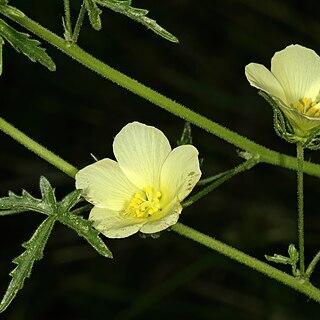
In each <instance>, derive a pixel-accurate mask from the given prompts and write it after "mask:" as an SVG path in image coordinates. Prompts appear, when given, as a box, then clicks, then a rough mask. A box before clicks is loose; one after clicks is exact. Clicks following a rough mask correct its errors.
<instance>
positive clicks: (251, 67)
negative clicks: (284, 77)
mask: <svg viewBox="0 0 320 320" xmlns="http://www.w3.org/2000/svg"><path fill="white" fill-rule="evenodd" d="M245 74H246V77H247V79H248V81H249V82H250V84H251V85H252V86H253V87H255V88H257V89H261V90H262V91H265V92H266V93H268V94H270V95H272V96H275V97H278V98H279V99H280V100H282V101H283V102H284V103H286V102H287V99H286V95H285V93H284V91H283V88H282V86H281V84H280V83H279V81H278V80H277V79H276V77H275V76H274V75H273V74H272V73H271V72H270V70H268V69H267V68H266V67H265V66H263V65H262V64H258V63H250V64H248V65H247V66H246V68H245Z"/></svg>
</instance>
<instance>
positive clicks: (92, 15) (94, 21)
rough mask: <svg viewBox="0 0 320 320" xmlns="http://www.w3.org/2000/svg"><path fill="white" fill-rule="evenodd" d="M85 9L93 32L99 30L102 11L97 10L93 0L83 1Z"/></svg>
mask: <svg viewBox="0 0 320 320" xmlns="http://www.w3.org/2000/svg"><path fill="white" fill-rule="evenodd" d="M84 5H85V8H86V10H87V12H88V16H89V20H90V23H91V26H92V28H93V29H95V30H101V18H100V15H101V13H102V11H101V10H100V9H99V8H98V6H97V4H96V2H95V1H94V0H84Z"/></svg>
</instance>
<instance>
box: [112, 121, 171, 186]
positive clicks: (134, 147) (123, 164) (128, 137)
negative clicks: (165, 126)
mask: <svg viewBox="0 0 320 320" xmlns="http://www.w3.org/2000/svg"><path fill="white" fill-rule="evenodd" d="M170 151H171V147H170V143H169V141H168V139H167V138H166V136H165V135H164V134H163V133H162V131H160V130H158V129H157V128H155V127H151V126H147V125H145V124H142V123H139V122H133V123H129V124H128V125H126V126H125V127H124V128H123V129H122V130H121V131H120V132H119V133H118V134H117V136H116V137H115V139H114V143H113V152H114V155H115V157H116V159H117V161H118V163H119V166H120V168H121V169H122V171H123V172H124V174H125V175H126V176H127V177H128V179H129V180H130V181H131V182H132V183H133V184H135V185H136V186H137V187H139V188H140V189H143V188H145V187H148V186H153V187H154V188H155V189H159V183H160V172H161V168H162V165H163V163H164V161H165V159H166V158H167V156H168V155H169V153H170Z"/></svg>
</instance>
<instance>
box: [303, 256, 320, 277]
mask: <svg viewBox="0 0 320 320" xmlns="http://www.w3.org/2000/svg"><path fill="white" fill-rule="evenodd" d="M319 261H320V251H319V252H318V253H317V254H316V255H315V256H314V258H313V259H312V261H311V262H310V264H309V266H308V268H307V271H306V278H307V279H309V278H310V276H311V274H312V273H313V271H314V268H315V267H316V265H317V263H318V262H319Z"/></svg>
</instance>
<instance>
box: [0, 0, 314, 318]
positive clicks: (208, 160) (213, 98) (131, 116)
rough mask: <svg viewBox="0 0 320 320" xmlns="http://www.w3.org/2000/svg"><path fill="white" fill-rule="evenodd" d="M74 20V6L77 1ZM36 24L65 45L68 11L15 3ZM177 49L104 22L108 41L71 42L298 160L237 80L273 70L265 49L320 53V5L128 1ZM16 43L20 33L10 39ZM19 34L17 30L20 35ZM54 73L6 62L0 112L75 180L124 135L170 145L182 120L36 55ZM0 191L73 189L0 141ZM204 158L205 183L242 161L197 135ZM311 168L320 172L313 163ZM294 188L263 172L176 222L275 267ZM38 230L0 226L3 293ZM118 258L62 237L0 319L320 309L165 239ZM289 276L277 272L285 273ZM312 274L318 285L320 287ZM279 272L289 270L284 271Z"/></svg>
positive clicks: (129, 244)
mask: <svg viewBox="0 0 320 320" xmlns="http://www.w3.org/2000/svg"><path fill="white" fill-rule="evenodd" d="M71 2H72V4H73V11H72V14H73V17H75V13H76V12H77V10H78V9H77V8H78V6H79V5H80V1H75V0H74V1H71ZM11 3H12V5H15V6H17V7H18V8H21V9H22V10H23V11H24V12H26V13H27V14H28V15H29V16H30V17H31V18H32V19H34V20H36V21H38V22H39V23H41V24H42V25H44V26H46V27H48V28H49V29H51V30H53V31H54V32H56V33H58V34H60V35H62V34H63V29H62V24H61V18H62V15H63V3H62V1H36V0H34V1H27V2H25V1H23V0H12V2H11ZM133 4H134V5H135V6H137V7H141V8H148V9H150V10H151V12H150V17H152V18H155V19H156V20H157V21H158V22H159V23H160V24H161V25H162V26H164V27H165V28H167V29H168V30H169V31H170V32H172V33H173V34H174V35H176V36H177V37H178V38H179V40H180V44H178V45H177V44H173V43H170V42H168V41H166V40H163V39H162V38H160V37H158V36H156V35H155V34H153V33H152V32H150V31H148V30H147V29H145V28H144V27H143V26H141V25H139V24H137V23H135V22H133V21H131V20H130V19H127V18H126V17H124V16H120V15H118V14H116V13H114V12H111V11H108V10H105V12H104V14H103V30H102V31H100V32H96V31H94V30H93V29H91V28H90V26H89V24H88V23H86V24H85V25H84V27H83V29H82V32H81V35H80V39H79V44H80V45H81V46H82V47H83V48H84V49H85V50H87V51H89V52H91V53H93V54H94V55H95V56H97V57H98V58H100V59H101V60H102V61H105V62H107V63H108V64H110V65H111V66H113V67H115V68H117V69H119V70H121V71H123V72H124V73H126V74H128V75H130V76H133V77H134V78H136V79H137V80H140V81H141V82H143V83H145V84H147V85H149V86H151V87H152V88H154V89H156V90H158V91H160V92H162V93H163V94H165V95H167V96H169V97H171V98H173V99H175V100H177V101H180V102H182V103H183V104H185V105H186V106H189V107H190V108H192V109H193V110H195V111H197V112H199V113H201V114H203V115H206V116H207V117H209V118H210V119H212V120H214V121H217V122H219V123H221V124H223V125H225V126H226V127H228V128H230V129H232V130H235V131H237V132H239V133H240V134H242V135H245V136H247V137H248V138H251V139H253V140H255V141H256V142H258V143H261V144H264V145H266V146H268V147H270V148H273V149H276V150H278V151H281V152H285V153H288V154H292V155H294V153H295V149H294V146H292V145H288V144H286V143H285V142H284V141H281V140H280V139H279V138H278V137H277V136H276V135H275V134H274V132H273V127H272V112H271V108H270V107H269V106H268V105H267V104H266V102H265V101H264V100H263V99H262V98H261V97H259V96H258V95H257V91H256V90H255V89H253V88H251V87H250V86H249V84H248V82H247V80H246V79H245V76H244V67H245V65H246V64H248V63H249V62H252V61H255V62H259V63H263V64H265V65H266V66H270V59H271V57H272V55H273V54H274V52H275V51H278V50H281V49H283V48H284V47H286V46H287V45H289V44H292V43H299V44H301V45H304V46H307V47H311V48H313V49H314V50H316V51H317V52H318V53H319V52H320V22H319V14H318V9H319V4H318V2H316V1H302V0H300V1H297V0H295V1H293V0H286V1H280V0H269V1H258V0H216V1H210V0H203V1H201V2H196V1H192V0H171V1H156V0H144V1H143V0H135V1H133ZM18 29H19V28H18ZM20 30H21V28H20ZM44 45H45V46H46V47H47V50H48V52H49V53H50V55H51V56H52V57H53V58H54V60H55V62H56V64H57V71H56V72H54V73H50V72H49V71H47V70H46V69H45V68H43V67H42V66H41V65H39V64H34V63H31V62H30V61H28V60H27V59H26V58H25V57H24V56H22V55H21V54H17V53H16V52H15V51H13V49H12V48H10V47H9V45H6V46H5V48H4V74H3V76H2V77H1V79H0V88H1V113H2V116H3V117H4V118H5V119H7V120H8V121H10V122H12V123H13V124H14V125H16V126H17V127H18V128H20V129H21V130H23V131H24V132H26V133H27V134H28V135H30V136H31V137H33V138H35V139H36V140H37V141H39V142H40V143H42V144H44V145H46V146H47V147H48V148H49V149H51V150H53V151H55V152H56V153H58V154H59V155H61V156H62V157H63V158H64V159H66V160H67V161H69V162H71V163H72V164H74V165H75V166H77V167H78V168H81V167H83V166H85V165H87V164H89V163H91V162H92V159H91V157H90V153H93V154H95V155H96V156H97V157H98V158H103V157H113V155H112V141H113V137H114V136H115V135H116V134H117V132H118V131H119V130H120V129H121V128H122V127H123V126H124V125H125V124H126V123H128V122H130V121H133V120H138V121H141V122H144V123H147V124H150V125H154V126H157V127H158V128H160V129H161V130H163V131H164V133H165V134H166V135H167V136H168V137H169V139H170V141H171V142H172V145H174V144H175V141H176V140H177V139H178V138H179V136H180V134H181V131H182V128H183V125H184V123H183V121H182V120H181V119H178V118H176V117H174V116H173V115H171V114H169V113H168V112H166V111H164V110H161V109H160V108H158V107H156V106H154V105H152V104H150V103H149V102H147V101H144V100H142V99H141V98H139V97H137V96H134V95H133V94H131V93H130V92H127V91H126V90H124V89H122V88H120V87H117V86H116V85H114V84H112V83H111V82H109V81H106V80H105V79H102V78H101V77H99V76H97V75H96V74H94V73H92V72H91V71H89V70H86V69H85V68H84V67H82V66H81V65H79V64H78V63H75V62H74V61H72V60H71V59H70V58H69V57H67V56H65V55H63V54H62V53H61V52H59V51H57V50H56V49H55V48H53V47H51V46H50V45H48V44H44ZM0 141H1V157H0V176H1V183H0V193H1V195H2V196H5V195H6V193H7V191H8V190H12V191H15V192H20V190H21V189H22V188H25V189H27V190H29V191H31V192H32V193H33V194H34V195H38V194H39V191H38V178H39V176H40V175H44V176H46V177H48V178H49V179H50V181H51V183H52V184H53V185H54V186H56V188H57V194H58V196H62V195H64V194H65V193H67V192H70V191H71V190H72V189H73V188H74V181H73V180H72V179H71V178H69V177H67V176H65V175H64V174H63V173H61V172H59V171H58V170H57V169H55V168H54V167H52V166H50V165H49V164H47V163H46V162H44V161H43V160H41V159H39V158H38V157H36V156H35V155H33V154H31V153H30V152H29V151H27V150H26V149H25V148H24V147H22V146H20V145H18V144H17V143H15V142H14V141H13V140H11V138H9V137H7V136H5V135H4V134H1V135H0ZM193 141H194V144H195V145H196V147H197V148H198V149H199V151H200V153H201V156H202V157H203V158H204V162H203V166H202V170H203V176H204V177H206V176H209V175H213V174H216V173H219V172H221V171H224V170H227V169H229V168H232V167H234V166H236V165H237V164H239V163H240V161H242V160H241V159H240V158H239V157H238V156H237V150H236V149H235V148H234V147H233V146H231V145H229V144H227V143H225V142H224V141H221V140H219V139H218V138H216V137H214V136H210V135H209V134H207V133H206V132H204V131H202V130H200V129H198V128H195V127H193ZM306 158H307V159H308V160H309V159H310V160H312V161H315V162H319V161H320V157H319V153H317V152H309V151H308V152H306ZM295 182H296V176H295V173H294V172H293V171H288V170H286V169H282V168H277V167H271V166H268V165H264V164H261V165H259V166H257V167H255V168H253V169H252V170H251V171H249V172H246V173H243V174H241V175H239V176H236V177H235V178H233V179H232V180H231V181H229V182H227V183H225V184H224V185H223V186H222V187H220V188H218V189H217V190H215V191H214V192H213V193H212V194H210V195H209V196H208V197H206V198H205V199H203V200H201V201H199V202H198V203H196V204H195V205H193V206H191V207H189V208H187V209H186V210H184V211H183V213H182V215H181V220H180V221H181V222H183V223H185V224H187V225H190V226H193V227H194V228H196V229H199V230H200V231H203V232H205V233H208V234H210V235H212V236H214V237H216V238H217V239H219V240H222V241H224V242H226V243H228V244H230V245H233V246H235V247H237V248H239V249H241V250H243V251H245V252H247V253H249V254H251V255H253V256H255V257H257V258H259V259H262V260H263V259H264V258H263V256H264V254H273V253H282V254H285V253H286V250H287V247H288V245H289V243H295V242H296V185H295ZM318 189H319V179H316V178H314V177H310V176H306V178H305V201H306V210H305V211H306V244H307V246H306V259H307V261H310V260H311V258H312V257H313V255H314V254H315V253H316V252H317V250H319V249H320V232H319V231H320V216H319V212H318V211H319V209H318V203H317V200H318V193H317V192H318V191H317V190H318ZM43 218H44V217H42V216H40V215H37V214H30V213H25V214H21V215H17V216H14V217H3V218H1V219H2V220H1V224H0V237H1V243H2V249H1V251H0V259H1V260H0V261H1V268H0V289H1V294H2V293H3V292H4V291H5V288H6V286H7V284H8V282H9V277H8V273H9V271H10V270H11V269H12V268H13V265H12V264H11V262H10V261H11V259H12V258H14V257H15V256H17V255H18V254H19V253H20V252H21V251H22V247H21V242H23V241H26V240H27V239H29V238H30V236H31V234H32V232H33V231H34V230H35V228H36V226H37V225H38V224H39V223H40V222H41V221H42V220H43ZM106 243H107V244H108V245H109V247H110V248H111V250H112V251H113V253H114V260H112V261H111V260H107V259H105V258H103V257H100V256H98V254H97V253H96V252H94V251H93V250H92V249H91V248H90V247H89V246H88V245H87V244H86V243H85V242H84V241H82V240H81V239H79V238H77V236H76V235H75V234H74V233H73V232H72V231H71V230H68V229H66V228H65V227H63V226H60V225H56V227H55V229H54V231H53V234H52V237H51V239H50V240H49V243H48V246H47V248H46V252H45V257H44V259H43V260H42V261H41V262H39V263H36V265H35V268H34V272H33V275H32V277H31V279H28V280H27V281H26V284H25V288H24V289H23V291H21V292H20V293H19V294H18V297H17V298H16V300H15V301H14V302H13V304H12V305H11V306H10V308H9V309H8V310H7V311H6V313H5V314H4V315H1V317H2V319H8V320H20V319H21V320H22V319H23V320H29V319H30V320H31V319H32V320H38V319H48V320H49V319H77V320H88V319H90V320H91V319H92V320H96V319H151V318H152V319H154V320H156V319H163V318H165V319H180V318H181V319H182V318H183V319H234V318H235V317H236V318H237V319H239V320H241V319H245V320H250V319H270V320H285V319H290V320H295V319H315V317H317V316H316V315H317V314H319V308H320V307H319V305H318V304H317V303H315V302H313V301H311V300H310V301H309V300H308V299H307V298H306V297H305V296H304V295H301V294H299V293H296V292H294V291H292V290H290V289H288V288H287V287H285V286H283V285H281V284H279V283H277V282H276V281H274V280H270V279H268V278H266V277H265V276H263V275H261V274H259V273H257V272H255V271H252V270H249V269H247V268H246V267H244V266H241V265H238V264H237V263H235V262H233V261H231V260H229V259H227V258H225V257H223V256H220V255H219V254H217V253H214V252H212V253H210V252H209V251H208V250H207V249H206V248H203V247H201V246H200V245H198V244H196V243H193V242H191V241H189V240H186V239H183V238H181V237H179V236H178V235H177V234H175V233H173V232H165V233H163V234H162V236H161V237H160V238H159V239H156V240H155V239H150V238H147V239H142V238H140V237H139V236H138V235H135V236H132V237H130V238H127V239H123V240H108V239H106ZM284 269H286V268H284ZM319 270H320V267H318V268H317V269H316V271H315V273H314V276H313V278H312V280H313V282H314V283H315V285H317V286H318V287H319V286H320V276H319ZM287 271H289V268H287Z"/></svg>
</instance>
